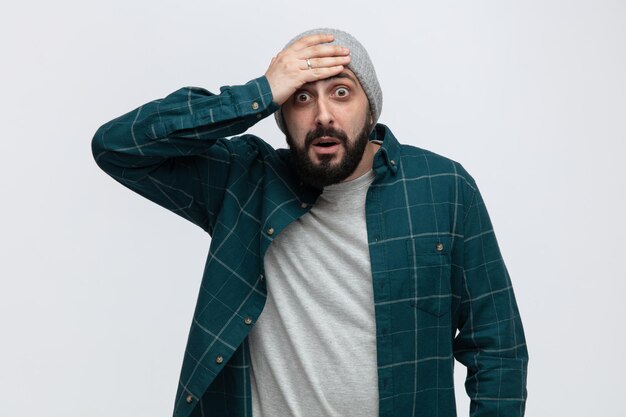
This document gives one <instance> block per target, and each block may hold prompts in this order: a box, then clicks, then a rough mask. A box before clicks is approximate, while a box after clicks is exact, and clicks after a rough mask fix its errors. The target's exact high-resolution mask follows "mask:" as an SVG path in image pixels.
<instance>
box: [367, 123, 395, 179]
mask: <svg viewBox="0 0 626 417" xmlns="http://www.w3.org/2000/svg"><path fill="white" fill-rule="evenodd" d="M369 139H370V140H376V141H379V142H380V141H382V145H381V146H380V149H379V150H378V151H377V152H376V154H375V155H374V164H373V167H372V168H373V169H374V171H375V172H376V174H377V175H378V174H380V173H382V172H383V171H385V170H386V169H389V171H391V173H392V174H393V175H395V174H396V173H397V172H398V166H399V164H400V144H399V143H398V140H397V139H396V138H395V136H394V135H393V133H391V130H390V129H389V128H388V127H387V126H385V125H384V124H382V123H378V124H377V125H376V127H375V128H374V130H373V131H372V133H370V136H369Z"/></svg>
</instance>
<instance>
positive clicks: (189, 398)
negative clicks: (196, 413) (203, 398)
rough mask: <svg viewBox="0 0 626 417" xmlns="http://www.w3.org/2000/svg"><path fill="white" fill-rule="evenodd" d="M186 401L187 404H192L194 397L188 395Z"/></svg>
mask: <svg viewBox="0 0 626 417" xmlns="http://www.w3.org/2000/svg"><path fill="white" fill-rule="evenodd" d="M186 401H187V404H191V403H192V402H193V395H188V396H187V399H186Z"/></svg>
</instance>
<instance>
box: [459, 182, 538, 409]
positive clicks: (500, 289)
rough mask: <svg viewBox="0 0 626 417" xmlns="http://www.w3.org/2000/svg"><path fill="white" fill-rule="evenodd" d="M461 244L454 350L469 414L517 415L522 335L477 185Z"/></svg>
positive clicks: (522, 398)
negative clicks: (462, 375)
mask: <svg viewBox="0 0 626 417" xmlns="http://www.w3.org/2000/svg"><path fill="white" fill-rule="evenodd" d="M474 186H475V183H474ZM462 250H463V271H462V273H463V276H462V282H463V287H464V288H463V291H462V299H461V305H460V310H461V313H460V315H459V320H458V323H457V327H458V334H457V336H456V338H455V340H454V355H455V357H456V359H457V360H458V361H459V362H461V363H462V364H463V365H465V366H466V367H467V378H466V381H465V388H466V391H467V394H468V395H469V397H470V400H471V404H470V416H471V417H496V416H506V417H513V416H523V415H524V411H525V403H526V397H527V392H526V375H527V365H528V352H527V349H526V340H525V336H524V330H523V327H522V322H521V319H520V314H519V311H518V307H517V303H516V301H515V294H514V292H513V287H512V285H511V280H510V277H509V274H508V271H507V269H506V266H505V264H504V261H503V259H502V255H501V253H500V249H499V248H498V243H497V241H496V236H495V233H494V230H493V227H492V224H491V221H490V219H489V214H488V213H487V209H486V207H485V203H484V201H483V199H482V196H481V194H480V191H479V190H478V188H474V191H473V194H472V196H471V202H470V203H469V206H468V208H467V209H466V216H465V220H464V240H463V249H462Z"/></svg>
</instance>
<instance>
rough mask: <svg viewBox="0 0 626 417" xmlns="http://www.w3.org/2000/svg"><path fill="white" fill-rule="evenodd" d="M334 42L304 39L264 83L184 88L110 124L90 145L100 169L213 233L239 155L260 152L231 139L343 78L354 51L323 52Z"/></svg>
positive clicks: (275, 61) (247, 143)
mask: <svg viewBox="0 0 626 417" xmlns="http://www.w3.org/2000/svg"><path fill="white" fill-rule="evenodd" d="M332 39H333V37H332V35H313V36H308V37H305V38H302V39H300V40H298V41H297V42H295V43H293V44H292V45H290V46H289V47H288V48H285V49H284V50H283V51H281V52H280V53H279V54H278V55H277V56H276V57H274V58H273V59H272V61H271V63H270V65H269V68H268V69H267V72H266V74H265V75H264V76H262V77H260V78H257V79H254V80H252V81H250V82H248V83H247V84H245V85H239V86H230V87H223V88H222V89H221V92H220V94H219V95H215V94H212V93H210V92H208V91H206V90H204V89H201V88H182V89H180V90H178V91H176V92H174V93H172V94H170V95H168V96H167V97H165V98H164V99H160V100H155V101H151V102H149V103H147V104H144V105H143V106H141V107H139V108H137V109H135V110H133V111H131V112H129V113H127V114H125V115H123V116H121V117H118V118H116V119H114V120H112V121H110V122H108V123H106V124H104V125H103V126H102V127H100V129H98V131H97V132H96V134H95V136H94V138H93V140H92V152H93V156H94V158H95V160H96V162H97V164H98V165H99V166H100V167H101V168H102V169H103V170H104V171H105V172H106V173H108V174H109V175H110V176H111V177H113V178H114V179H115V180H117V181H118V182H120V183H121V184H123V185H124V186H126V187H128V188H130V189H131V190H133V191H135V192H137V193H139V194H141V195H143V196H144V197H146V198H148V199H150V200H151V201H153V202H155V203H157V204H159V205H161V206H163V207H165V208H167V209H169V210H171V211H173V212H175V213H177V214H179V215H180V216H182V217H184V218H186V219H188V220H189V221H191V222H193V223H195V224H197V225H198V226H200V227H201V228H203V229H204V230H206V231H207V232H209V233H210V232H211V230H212V228H213V224H214V221H215V218H216V216H217V213H218V211H219V208H220V205H221V201H222V198H223V195H224V192H225V187H226V184H227V183H228V175H229V171H230V169H229V168H230V164H231V163H232V162H233V159H232V157H233V155H235V154H237V153H238V152H244V153H245V152H246V151H248V150H250V147H251V146H255V144H253V143H251V141H247V140H245V138H244V140H238V141H230V140H227V139H225V138H226V137H229V136H235V135H239V134H241V133H243V132H245V131H246V130H247V129H248V128H249V127H251V126H252V125H254V124H255V123H257V122H258V121H259V120H260V119H262V118H263V117H266V116H268V115H270V114H271V113H273V112H274V111H276V110H277V109H278V108H279V106H280V105H281V104H282V103H283V102H284V101H286V100H287V98H289V96H291V95H292V94H293V93H294V92H295V91H296V90H297V89H298V88H299V87H300V86H302V84H304V83H306V82H310V81H316V80H318V79H323V78H327V77H330V76H333V75H336V74H338V73H339V72H341V71H342V70H343V66H342V65H343V64H347V63H348V62H349V60H350V58H349V56H348V54H349V51H348V50H347V49H345V48H342V47H339V46H330V45H324V44H323V43H325V42H329V41H332ZM307 59H309V63H312V64H313V65H314V66H315V68H314V69H309V65H308V64H307ZM250 139H252V137H250Z"/></svg>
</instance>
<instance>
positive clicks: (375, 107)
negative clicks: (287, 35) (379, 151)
mask: <svg viewBox="0 0 626 417" xmlns="http://www.w3.org/2000/svg"><path fill="white" fill-rule="evenodd" d="M320 33H328V34H332V35H334V37H335V39H334V40H333V41H332V42H328V44H329V45H341V46H344V47H346V48H348V49H349V50H350V63H349V64H348V66H347V68H348V69H350V70H351V71H352V72H353V73H354V75H356V77H357V79H358V80H359V83H360V84H361V87H362V88H363V91H365V95H366V96H367V99H368V101H369V105H370V112H371V114H372V119H373V124H372V127H373V126H374V125H375V124H376V122H377V121H378V118H379V117H380V112H381V111H382V108H383V92H382V90H381V89H380V84H378V78H376V71H375V70H374V65H373V64H372V61H371V59H370V57H369V55H368V54H367V51H366V50H365V48H364V47H363V45H361V43H360V42H359V41H358V40H356V38H355V37H354V36H352V35H350V34H349V33H346V32H343V31H341V30H337V29H328V28H320V29H312V30H308V31H306V32H303V33H301V34H299V35H298V36H296V37H295V38H293V39H292V40H290V41H289V42H288V43H287V45H285V48H287V47H288V46H289V45H291V44H292V43H294V42H295V41H297V40H298V39H300V38H302V37H304V36H308V35H316V34H320ZM274 117H275V118H276V123H277V124H278V127H279V128H280V130H282V131H283V132H284V133H287V132H286V129H285V125H284V122H283V113H282V109H279V110H278V111H277V112H276V113H274Z"/></svg>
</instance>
